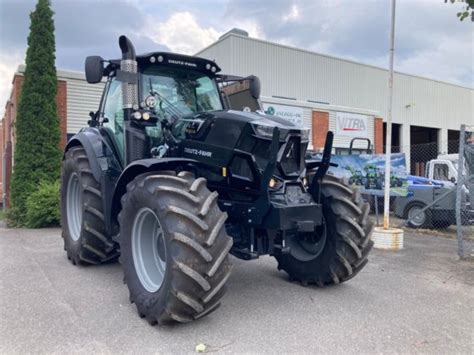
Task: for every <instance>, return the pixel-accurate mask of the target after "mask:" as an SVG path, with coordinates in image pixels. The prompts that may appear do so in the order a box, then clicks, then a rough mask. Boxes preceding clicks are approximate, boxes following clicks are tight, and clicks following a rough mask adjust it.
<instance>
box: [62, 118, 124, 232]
mask: <svg viewBox="0 0 474 355" xmlns="http://www.w3.org/2000/svg"><path fill="white" fill-rule="evenodd" d="M76 146H81V147H82V148H84V150H85V152H86V155H87V159H88V161H89V165H90V168H91V171H92V174H93V176H94V178H95V179H96V180H97V181H98V182H99V184H100V190H101V195H102V204H103V210H104V219H105V228H106V230H107V233H109V234H110V235H111V234H112V224H111V220H110V218H109V216H110V211H111V202H112V197H113V193H114V187H115V183H116V181H117V180H118V178H119V176H120V173H121V171H122V166H121V163H120V161H119V159H118V156H117V154H116V152H115V151H114V150H113V148H112V145H111V144H110V142H109V141H108V138H107V137H106V131H105V130H104V131H101V129H100V128H92V127H91V128H85V129H83V130H82V131H81V132H79V133H78V134H76V135H74V136H73V137H72V138H71V139H70V140H69V142H68V143H67V145H66V148H65V152H67V151H68V150H69V149H71V148H72V147H76Z"/></svg>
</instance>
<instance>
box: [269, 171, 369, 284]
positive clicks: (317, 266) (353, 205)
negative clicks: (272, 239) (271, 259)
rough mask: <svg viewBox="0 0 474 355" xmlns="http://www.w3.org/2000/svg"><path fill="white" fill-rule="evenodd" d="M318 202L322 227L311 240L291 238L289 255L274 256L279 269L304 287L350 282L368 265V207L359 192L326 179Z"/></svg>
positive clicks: (326, 177) (331, 178) (338, 180)
mask: <svg viewBox="0 0 474 355" xmlns="http://www.w3.org/2000/svg"><path fill="white" fill-rule="evenodd" d="M321 200H322V204H323V219H324V223H323V225H322V226H321V227H319V228H317V230H316V232H315V233H314V235H313V236H312V237H308V236H305V235H302V234H299V235H295V236H294V237H293V238H290V239H289V242H288V246H289V247H290V253H289V254H279V255H276V259H277V261H278V268H279V269H280V270H284V271H286V272H287V273H288V275H289V276H290V279H292V280H297V281H300V282H301V283H302V284H303V285H307V284H316V285H318V286H325V285H330V284H339V283H341V282H344V281H347V280H349V279H351V278H352V277H354V276H355V275H356V274H357V273H358V272H359V271H361V270H362V268H363V267H364V266H365V265H366V264H367V257H368V254H369V252H370V250H371V249H372V245H373V242H372V241H371V240H370V234H371V231H372V227H373V223H372V222H370V221H369V220H368V213H369V204H368V203H366V202H363V201H362V199H361V197H360V193H358V191H355V190H352V189H350V188H349V187H348V186H347V184H344V183H343V182H342V181H341V180H340V179H337V178H335V177H332V176H330V175H327V176H325V177H324V179H323V181H322V184H321Z"/></svg>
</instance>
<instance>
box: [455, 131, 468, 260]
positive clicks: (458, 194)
mask: <svg viewBox="0 0 474 355" xmlns="http://www.w3.org/2000/svg"><path fill="white" fill-rule="evenodd" d="M465 136H466V125H461V132H459V160H458V176H457V178H456V237H457V239H458V255H459V257H460V258H461V259H462V258H464V240H463V238H462V218H461V199H462V188H463V185H464V175H463V173H464V142H465V141H466V137H465Z"/></svg>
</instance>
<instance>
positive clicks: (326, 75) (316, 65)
mask: <svg viewBox="0 0 474 355" xmlns="http://www.w3.org/2000/svg"><path fill="white" fill-rule="evenodd" d="M198 55H200V56H203V57H206V58H210V59H215V60H216V62H217V64H218V65H219V66H221V68H222V69H223V72H225V73H228V74H236V75H249V74H255V75H258V76H259V77H260V79H261V81H262V95H265V96H274V95H276V96H285V97H290V98H297V99H298V100H302V101H305V100H314V101H319V102H326V103H330V104H333V105H341V106H348V107H356V108H362V109H371V110H375V111H378V112H380V113H381V115H382V117H384V118H385V117H386V107H387V90H388V89H387V80H388V72H387V71H386V70H383V69H379V68H375V67H371V66H367V65H362V64H358V63H354V62H350V61H346V60H342V59H337V58H333V57H328V56H324V55H319V54H315V53H312V52H308V51H305V50H300V49H296V48H290V47H286V46H282V45H278V44H275V43H270V42H266V41H261V40H257V39H253V38H248V37H242V36H238V35H235V34H230V35H227V36H225V37H223V39H222V40H220V41H218V42H216V43H215V44H213V45H211V46H210V47H208V48H206V49H204V50H203V51H202V52H200V53H199V54H198ZM473 106H474V90H472V89H467V88H463V87H460V86H456V85H451V84H446V83H442V82H438V81H434V80H429V79H424V78H420V77H416V76H411V75H405V74H399V73H396V74H395V79H394V102H393V107H394V109H393V121H394V122H395V123H401V124H403V123H408V124H416V125H420V126H427V127H438V128H447V129H459V126H460V125H461V124H462V123H474V107H473Z"/></svg>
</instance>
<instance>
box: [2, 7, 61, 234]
mask: <svg viewBox="0 0 474 355" xmlns="http://www.w3.org/2000/svg"><path fill="white" fill-rule="evenodd" d="M53 14H54V13H53V11H52V9H51V7H50V2H49V0H38V3H37V5H36V8H35V10H34V11H33V12H32V13H31V14H30V19H31V24H30V34H29V36H28V50H27V52H26V60H25V62H26V70H25V74H24V82H23V86H22V90H21V95H20V100H19V104H18V111H17V117H16V122H15V135H16V145H15V154H14V167H13V176H12V183H11V195H12V208H11V211H10V212H9V220H10V224H13V225H17V226H22V225H25V224H26V200H27V198H28V197H29V196H30V195H31V194H32V193H33V192H35V191H36V190H37V189H38V186H39V185H40V183H41V182H46V183H47V182H54V181H56V180H58V178H59V171H60V170H59V169H60V163H61V150H60V148H59V142H60V129H59V118H58V114H57V109H56V93H57V77H56V67H55V63H54V62H55V39H54V21H53Z"/></svg>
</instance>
